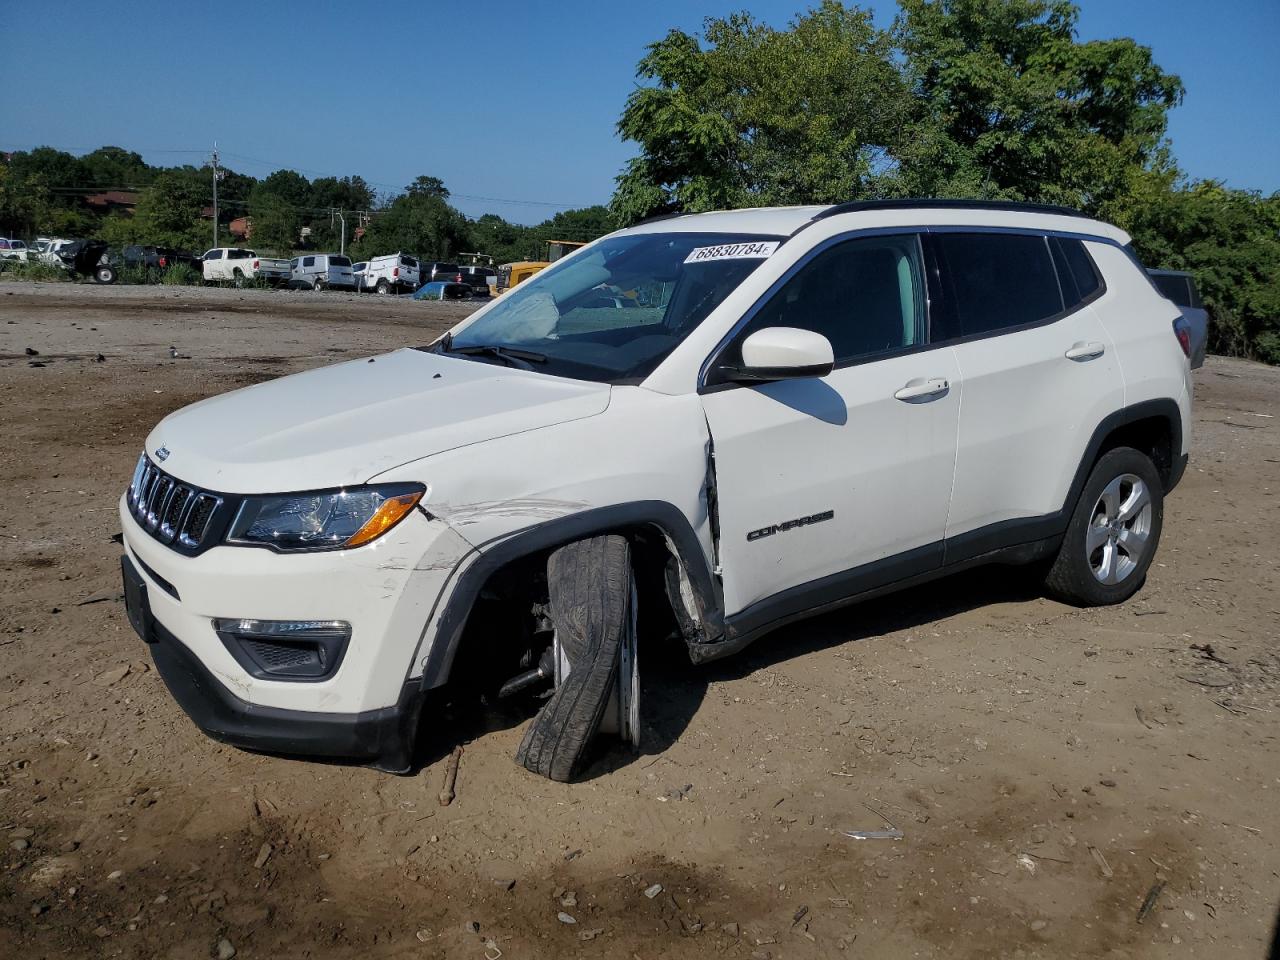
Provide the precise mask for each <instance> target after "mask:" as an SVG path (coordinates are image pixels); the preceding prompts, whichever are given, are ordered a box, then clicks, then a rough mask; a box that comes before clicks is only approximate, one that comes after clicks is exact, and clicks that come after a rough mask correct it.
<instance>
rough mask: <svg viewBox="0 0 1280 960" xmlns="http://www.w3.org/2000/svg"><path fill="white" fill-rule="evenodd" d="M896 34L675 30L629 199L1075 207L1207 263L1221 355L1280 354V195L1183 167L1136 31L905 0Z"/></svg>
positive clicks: (654, 68)
mask: <svg viewBox="0 0 1280 960" xmlns="http://www.w3.org/2000/svg"><path fill="white" fill-rule="evenodd" d="M898 3H899V7H900V12H899V14H898V16H897V18H896V19H895V21H894V24H893V26H892V28H891V29H890V30H887V31H881V30H878V29H876V28H875V26H874V24H873V23H872V20H871V16H870V13H869V11H867V10H863V9H861V8H859V7H857V6H852V5H845V4H843V3H841V2H839V0H823V2H822V3H821V5H820V6H818V7H817V8H815V9H812V10H810V11H808V12H807V13H805V14H803V15H801V16H799V17H797V18H796V19H795V20H793V21H792V22H791V23H790V24H789V25H788V26H787V28H786V29H784V30H776V29H773V28H770V27H767V26H764V25H761V24H759V23H757V22H756V21H754V20H753V19H751V18H750V17H749V16H747V15H745V14H735V15H732V16H729V17H724V18H709V19H707V20H706V21H705V23H704V27H703V31H702V34H701V37H695V36H692V35H690V34H687V33H684V32H682V31H679V30H673V31H671V32H670V33H668V34H667V36H666V37H664V38H663V39H661V40H658V41H657V42H655V43H653V44H651V45H650V46H649V48H648V52H647V53H646V55H645V56H644V58H643V59H641V61H640V63H639V65H638V66H637V75H638V76H639V77H640V79H641V81H642V84H641V85H640V86H639V87H638V88H637V89H636V90H635V91H634V92H633V93H632V94H631V95H630V97H629V98H628V99H627V102H626V105H625V108H624V109H623V111H622V115H621V118H620V119H619V121H618V132H619V134H620V135H621V136H622V137H623V138H624V139H627V140H631V141H634V142H635V143H636V144H637V146H638V147H639V151H638V154H637V156H636V157H634V158H633V159H632V160H631V161H629V162H628V164H627V165H626V167H625V168H624V169H623V171H622V172H621V173H620V174H619V176H618V178H617V189H616V192H615V193H614V196H613V200H612V203H611V209H612V211H613V213H614V215H615V216H616V217H617V219H618V220H619V221H620V222H621V223H624V224H625V223H634V222H636V221H638V220H640V219H643V218H645V217H648V216H653V215H655V214H662V213H668V212H673V211H684V212H696V211H700V210H709V209H717V208H732V207H742V206H756V205H768V204H780V203H826V202H831V201H840V200H852V199H860V198H874V197H899V196H922V197H928V196H934V197H974V198H1000V199H1012V200H1028V201H1040V202H1049V203H1062V204H1067V205H1070V206H1074V207H1078V208H1080V209H1082V210H1084V211H1085V212H1088V213H1090V214H1094V215H1096V216H1099V217H1101V218H1103V219H1106V220H1110V221H1112V222H1114V223H1117V224H1119V225H1120V226H1121V227H1124V228H1125V229H1127V230H1128V231H1129V232H1130V233H1131V234H1132V235H1133V237H1134V241H1135V245H1136V247H1137V249H1138V251H1139V252H1140V254H1141V255H1142V256H1143V257H1144V258H1146V262H1147V263H1149V264H1151V265H1153V266H1162V267H1181V268H1185V269H1189V270H1192V271H1193V272H1194V273H1195V275H1196V278H1197V281H1198V283H1199V286H1200V287H1201V290H1202V291H1203V293H1204V297H1205V300H1206V302H1207V303H1208V304H1209V306H1210V308H1211V311H1212V313H1213V315H1214V319H1215V322H1214V324H1213V327H1212V334H1211V336H1212V340H1211V343H1212V344H1213V346H1214V347H1215V348H1216V349H1218V350H1221V351H1224V352H1229V353H1233V354H1237V355H1243V356H1256V357H1259V358H1261V359H1267V360H1269V361H1271V362H1273V363H1274V362H1280V213H1278V212H1277V211H1278V208H1280V194H1277V195H1273V196H1271V197H1262V196H1260V195H1258V194H1255V193H1251V192H1248V191H1240V190H1229V189H1227V188H1225V187H1224V186H1223V185H1222V184H1220V183H1215V182H1202V183H1194V182H1190V181H1188V180H1187V179H1186V177H1185V176H1184V175H1183V174H1182V173H1181V171H1179V169H1178V167H1177V165H1176V162H1175V161H1174V159H1173V156H1172V152H1171V149H1170V146H1169V143H1168V141H1167V139H1166V129H1167V119H1168V114H1169V111H1170V110H1171V109H1173V108H1175V107H1176V106H1177V105H1178V104H1179V103H1181V101H1182V97H1183V93H1184V89H1183V85H1182V81H1181V80H1180V79H1179V78H1178V77H1177V76H1176V75H1174V74H1171V73H1168V72H1166V71H1165V70H1163V69H1162V68H1161V67H1160V66H1159V64H1157V63H1156V62H1155V60H1154V58H1153V57H1152V53H1151V50H1150V48H1148V47H1145V46H1143V45H1141V44H1139V43H1137V42H1136V41H1134V40H1132V39H1128V38H1120V39H1112V40H1094V41H1089V42H1081V41H1079V40H1078V39H1077V38H1076V27H1077V23H1078V19H1079V9H1078V8H1077V6H1076V5H1075V4H1074V3H1071V2H1069V0H898Z"/></svg>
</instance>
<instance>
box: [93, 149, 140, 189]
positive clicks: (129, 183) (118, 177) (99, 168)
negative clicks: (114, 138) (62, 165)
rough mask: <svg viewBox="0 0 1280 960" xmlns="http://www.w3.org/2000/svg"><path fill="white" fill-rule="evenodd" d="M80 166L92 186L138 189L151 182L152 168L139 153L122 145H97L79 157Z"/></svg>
mask: <svg viewBox="0 0 1280 960" xmlns="http://www.w3.org/2000/svg"><path fill="white" fill-rule="evenodd" d="M80 167H81V169H82V171H83V172H84V176H85V179H86V180H87V181H88V184H89V185H90V186H92V187H95V188H97V189H101V190H111V189H114V190H121V189H139V188H141V187H145V186H146V185H147V184H148V183H150V182H151V177H152V175H153V169H152V168H151V167H150V166H148V165H147V163H146V162H145V161H144V160H143V159H142V157H141V155H139V154H137V153H134V152H133V151H131V150H125V149H124V148H123V147H99V148H98V149H97V150H94V151H93V152H91V153H86V154H85V155H84V156H83V157H81V158H80Z"/></svg>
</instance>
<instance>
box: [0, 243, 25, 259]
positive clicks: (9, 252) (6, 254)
mask: <svg viewBox="0 0 1280 960" xmlns="http://www.w3.org/2000/svg"><path fill="white" fill-rule="evenodd" d="M0 260H21V261H22V262H23V263H26V261H27V245H26V243H24V242H23V241H21V240H10V239H9V238H8V237H0Z"/></svg>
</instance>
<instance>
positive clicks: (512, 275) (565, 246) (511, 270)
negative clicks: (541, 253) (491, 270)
mask: <svg viewBox="0 0 1280 960" xmlns="http://www.w3.org/2000/svg"><path fill="white" fill-rule="evenodd" d="M585 246H586V244H585V243H582V242H580V241H577V240H548V241H547V259H545V260H516V261H515V262H514V263H504V264H503V265H502V266H500V267H498V293H499V294H502V293H505V292H506V291H508V290H510V289H511V288H512V287H515V286H518V285H519V284H521V283H523V282H524V281H526V280H528V279H529V278H530V277H532V276H533V275H534V274H535V273H537V272H538V271H539V270H545V269H546V268H547V267H549V266H551V264H553V263H555V262H556V261H557V260H559V259H560V258H561V257H563V256H567V255H568V254H570V253H573V251H575V250H577V249H578V248H579V247H585Z"/></svg>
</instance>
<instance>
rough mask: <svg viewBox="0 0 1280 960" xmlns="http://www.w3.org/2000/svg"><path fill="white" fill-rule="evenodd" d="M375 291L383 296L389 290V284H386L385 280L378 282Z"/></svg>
mask: <svg viewBox="0 0 1280 960" xmlns="http://www.w3.org/2000/svg"><path fill="white" fill-rule="evenodd" d="M376 289H377V291H378V292H379V293H382V294H385V293H387V292H388V291H389V290H390V289H391V286H390V284H388V283H387V281H386V280H379V281H378V286H377V288H376Z"/></svg>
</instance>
